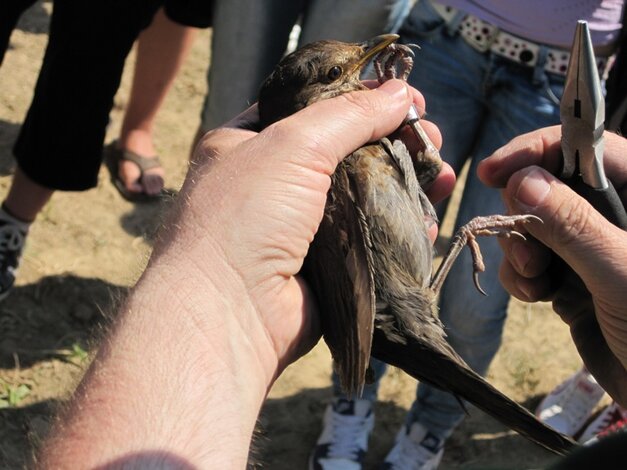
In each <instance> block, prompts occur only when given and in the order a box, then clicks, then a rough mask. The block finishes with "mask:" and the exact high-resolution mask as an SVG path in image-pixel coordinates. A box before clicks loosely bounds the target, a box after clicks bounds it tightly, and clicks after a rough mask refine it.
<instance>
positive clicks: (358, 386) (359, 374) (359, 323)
mask: <svg viewBox="0 0 627 470" xmlns="http://www.w3.org/2000/svg"><path fill="white" fill-rule="evenodd" d="M351 158H354V156H349V157H347V159H345V162H347V161H350V159H351ZM345 168H346V166H345V165H343V164H341V165H340V166H339V167H338V169H337V170H336V172H335V174H334V175H333V183H332V186H331V189H330V191H329V196H328V199H327V206H326V208H325V215H324V217H323V220H322V222H321V224H320V228H319V229H318V233H317V234H316V237H315V238H314V241H313V242H312V244H311V246H310V248H309V253H308V255H307V258H306V259H305V265H304V268H303V269H304V271H303V273H304V275H305V277H306V278H307V280H308V281H309V283H310V284H311V286H312V288H313V290H314V291H315V292H316V294H317V296H318V304H319V307H320V313H321V322H322V331H323V335H324V339H325V341H326V343H327V344H328V346H329V349H330V350H331V354H332V355H333V357H334V359H335V365H336V367H337V372H338V375H339V377H340V380H341V382H342V386H343V388H344V391H345V392H346V393H347V394H348V395H349V396H359V395H360V394H361V392H362V390H363V385H364V381H365V375H366V370H367V368H368V364H369V362H370V350H371V347H372V333H373V328H374V316H375V288H374V275H373V267H372V266H373V265H372V252H371V242H370V233H369V230H368V226H367V224H366V219H365V217H364V214H363V212H362V210H361V209H360V208H359V207H358V206H357V205H356V203H355V197H354V194H353V191H352V189H351V183H350V178H349V176H348V174H347V172H346V171H345Z"/></svg>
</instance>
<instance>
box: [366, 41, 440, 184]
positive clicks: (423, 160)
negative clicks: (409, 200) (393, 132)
mask: <svg viewBox="0 0 627 470" xmlns="http://www.w3.org/2000/svg"><path fill="white" fill-rule="evenodd" d="M411 47H418V46H416V45H415V44H409V45H404V44H390V45H389V46H388V47H386V48H385V49H384V50H383V51H381V53H380V54H379V55H378V56H377V57H376V58H375V59H374V61H373V65H374V70H375V72H376V74H377V78H378V80H379V82H380V83H384V82H386V81H388V80H391V79H393V78H399V79H401V80H404V81H407V78H408V77H409V73H410V72H411V69H412V67H413V65H414V61H413V56H414V52H413V51H412V50H411ZM384 61H385V65H382V63H383V62H384ZM419 121H420V116H419V115H418V111H417V110H416V108H415V107H414V106H412V107H411V108H410V110H409V113H408V114H407V118H406V119H405V123H406V124H407V125H409V127H410V128H411V129H412V131H413V133H414V135H415V136H416V139H417V141H418V143H419V149H418V153H417V155H416V156H415V157H414V158H413V161H414V169H415V171H416V176H417V177H418V182H419V183H420V186H421V187H422V188H426V187H427V186H428V185H429V184H430V183H431V182H432V181H433V180H435V178H436V177H437V176H438V173H440V170H441V169H442V158H441V157H440V152H438V149H437V148H436V147H435V145H433V142H431V139H429V137H427V133H426V132H425V131H424V129H423V128H422V126H421V125H420V122H419Z"/></svg>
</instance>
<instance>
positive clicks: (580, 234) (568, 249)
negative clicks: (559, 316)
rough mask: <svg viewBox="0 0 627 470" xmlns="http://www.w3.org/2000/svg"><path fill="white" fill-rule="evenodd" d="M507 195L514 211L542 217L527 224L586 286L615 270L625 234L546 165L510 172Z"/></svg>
mask: <svg viewBox="0 0 627 470" xmlns="http://www.w3.org/2000/svg"><path fill="white" fill-rule="evenodd" d="M505 198H506V203H507V204H508V205H509V207H510V208H511V209H512V210H513V211H514V212H517V213H530V214H534V215H536V216H538V217H540V218H541V219H542V221H543V222H544V223H542V224H530V225H529V226H528V227H527V228H528V230H529V233H531V234H532V235H533V236H534V237H535V238H537V239H538V240H539V241H541V242H542V243H543V244H545V245H546V246H548V247H549V248H551V249H552V250H553V251H554V252H555V253H557V254H558V255H559V256H560V257H561V258H562V259H563V260H564V261H565V262H566V263H568V264H569V265H570V266H571V267H572V268H573V269H574V270H575V271H576V272H577V273H578V274H579V275H580V276H581V278H582V279H583V281H584V282H585V283H586V285H587V287H588V289H590V288H591V287H592V286H593V285H596V284H597V283H598V282H603V281H602V278H603V277H604V276H606V275H612V274H613V273H612V272H610V271H613V269H612V267H613V263H617V262H619V261H618V260H617V258H618V257H621V254H620V251H622V249H619V248H618V247H620V246H622V243H623V238H624V232H623V231H622V230H620V229H619V228H618V227H616V226H614V225H613V224H611V223H610V222H609V221H607V220H606V219H605V218H604V217H603V216H602V215H601V214H600V213H599V212H597V211H596V210H595V209H594V208H593V207H592V206H591V205H590V204H589V203H588V202H587V201H586V200H585V199H583V198H582V197H580V196H579V195H578V194H577V193H575V192H574V191H572V190H571V189H570V188H569V187H568V186H567V185H566V184H564V183H563V182H561V181H560V180H558V179H557V178H555V177H554V176H553V175H551V174H550V173H548V172H547V171H545V170H544V169H542V168H540V167H537V166H530V167H527V168H524V169H522V170H519V171H517V172H515V173H514V174H513V175H512V176H511V178H510V179H509V181H508V183H507V187H506V189H505ZM615 267H618V266H615ZM606 279H607V278H606Z"/></svg>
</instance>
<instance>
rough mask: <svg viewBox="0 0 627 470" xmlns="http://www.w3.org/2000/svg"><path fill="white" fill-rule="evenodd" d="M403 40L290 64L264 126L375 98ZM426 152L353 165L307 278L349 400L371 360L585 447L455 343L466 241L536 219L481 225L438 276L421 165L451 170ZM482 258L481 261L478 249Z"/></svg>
mask: <svg viewBox="0 0 627 470" xmlns="http://www.w3.org/2000/svg"><path fill="white" fill-rule="evenodd" d="M396 38H397V36H394V35H385V36H379V37H377V38H374V39H372V40H370V41H367V42H365V43H362V44H346V43H340V42H336V41H320V42H316V43H313V44H310V45H307V46H305V47H303V48H301V49H300V50H298V51H296V52H294V53H292V54H290V55H288V56H287V57H285V58H284V59H283V60H282V61H281V63H280V64H279V65H278V66H277V67H276V69H275V70H274V72H273V73H272V74H271V75H270V76H269V77H268V79H267V80H266V81H265V82H264V84H263V85H262V88H261V91H260V95H259V113H260V119H261V124H262V127H266V126H268V125H271V124H272V123H273V122H276V121H277V120H280V119H282V118H284V117H286V116H288V115H290V114H292V113H294V112H296V111H298V110H300V109H302V108H304V107H305V106H308V105H310V104H312V103H314V102H316V101H319V100H322V99H327V98H331V97H334V96H337V95H339V94H342V93H346V92H350V91H354V90H361V89H364V88H365V87H364V86H363V84H362V83H361V82H360V80H359V74H360V72H361V70H362V68H363V67H364V66H365V65H366V64H367V63H368V62H369V61H370V59H372V58H375V57H376V56H377V55H379V54H380V53H381V52H382V51H383V52H385V50H386V48H390V45H391V44H392V43H393V41H394V40H395V39H396ZM379 65H380V64H379ZM379 70H380V67H379ZM424 153H425V152H423V153H422V154H419V155H418V156H416V157H415V158H414V159H412V157H411V156H410V155H409V153H408V151H407V149H406V147H405V146H404V144H403V143H402V142H400V141H395V142H394V143H392V142H390V141H389V140H388V139H382V140H381V141H379V142H376V143H373V144H369V145H366V146H364V147H362V148H360V149H358V150H357V151H355V152H354V153H353V154H351V155H350V156H348V157H347V158H346V159H344V160H343V161H342V162H341V163H340V164H339V165H338V167H337V169H336V171H335V173H334V174H333V176H332V184H331V188H330V190H329V193H328V196H327V204H326V207H325V213H324V217H323V220H322V223H321V225H320V228H319V230H318V232H317V234H316V236H315V238H314V241H313V242H312V244H311V247H310V250H309V253H308V255H307V258H306V260H305V265H304V267H303V275H304V276H305V278H306V279H307V281H308V282H309V284H310V285H311V287H312V288H313V290H314V292H315V293H316V295H317V299H318V304H319V307H320V312H321V321H322V330H323V335H324V339H325V341H326V342H327V344H328V345H329V348H330V350H331V353H332V355H333V358H334V360H335V363H336V369H337V371H338V374H339V376H340V379H341V381H342V384H343V386H344V388H345V390H346V391H347V393H349V394H359V393H361V390H362V388H363V385H364V381H365V376H366V371H367V368H368V364H369V360H370V355H371V354H372V355H373V356H374V357H377V358H379V359H382V360H384V361H385V362H387V363H389V364H393V365H395V366H397V367H400V368H402V369H403V370H405V371H406V372H408V373H409V374H410V375H412V376H413V377H415V378H417V379H419V380H421V381H424V382H427V383H430V384H432V385H435V386H437V387H439V388H442V389H444V390H447V391H450V392H452V393H454V394H455V395H457V396H459V397H462V398H464V399H467V400H468V401H470V402H471V403H473V404H475V405H476V406H477V407H479V408H481V409H482V410H484V411H486V412H487V413H489V414H490V415H492V416H493V417H495V418H496V419H498V420H500V421H501V422H503V423H504V424H506V425H507V426H509V427H511V428H512V429H514V430H516V431H518V432H520V433H521V434H523V435H525V436H526V437H528V438H529V439H531V440H533V441H535V442H537V443H539V444H540V445H542V446H544V447H546V448H548V449H550V450H553V451H554V452H558V453H564V452H566V451H567V450H569V449H570V448H571V447H572V446H573V445H574V442H573V441H572V440H570V439H569V438H567V437H565V436H562V435H561V434H559V433H557V432H555V431H553V430H552V429H550V428H548V427H546V426H545V425H544V424H542V423H540V422H539V421H538V420H537V419H536V418H535V417H534V416H533V415H532V414H530V413H529V412H528V411H527V410H525V409H524V408H522V407H521V406H519V405H518V404H516V403H515V402H513V401H512V400H510V399H509V398H507V397H506V396H504V395H503V394H501V393H500V392H499V391H497V390H496V389H494V388H493V387H492V386H491V385H489V384H488V383H487V382H486V381H485V380H484V379H483V378H482V377H481V376H479V375H478V374H476V373H475V372H474V371H472V370H471V369H470V368H469V367H468V366H467V365H466V363H465V362H464V361H463V360H462V359H461V358H460V357H459V356H458V355H457V353H456V352H455V351H454V350H453V349H452V348H451V346H450V345H449V344H448V342H447V341H446V335H445V333H444V328H443V326H442V324H441V322H440V320H439V319H438V317H437V315H436V297H437V293H438V291H439V287H440V285H441V281H442V279H443V278H444V276H445V275H446V272H447V271H448V268H450V264H451V262H452V260H453V259H454V257H455V256H456V253H457V252H459V250H460V249H461V247H462V246H463V245H464V244H465V243H466V241H467V240H466V238H468V239H469V240H470V241H471V242H474V235H475V234H505V235H507V234H511V233H516V232H515V231H514V230H513V229H514V226H515V224H516V223H519V222H526V221H528V220H530V219H529V218H528V217H504V216H494V217H489V218H481V219H479V220H474V221H473V222H471V223H470V224H469V225H468V226H466V227H465V228H463V229H462V231H461V232H460V238H459V239H458V241H457V242H456V243H455V244H454V246H453V248H452V254H451V255H450V256H447V260H446V261H445V262H444V263H443V266H444V267H443V268H442V271H439V272H438V273H436V275H435V276H434V277H433V278H432V261H433V249H432V246H431V242H430V240H429V237H428V234H427V229H428V224H429V223H431V222H433V221H435V218H436V217H435V212H434V210H433V207H432V205H431V203H430V202H429V200H428V199H427V197H426V195H425V193H424V191H423V189H422V187H421V184H420V183H419V181H421V174H422V170H421V168H424V170H425V171H424V172H425V174H426V173H427V172H429V171H430V170H432V169H433V166H434V165H436V166H437V165H440V164H441V162H439V161H435V160H434V159H433V158H432V157H433V156H432V155H429V156H428V158H425V155H424ZM417 162H418V163H417ZM425 162H426V163H425ZM437 170H439V167H437ZM416 171H418V173H419V174H418V175H417V174H416ZM431 173H433V171H431ZM436 173H437V171H436ZM426 181H428V179H427V180H426ZM426 181H425V180H424V179H423V180H422V181H421V182H422V183H423V184H424V183H425V182H426ZM465 237H466V238H465ZM474 254H475V256H476V257H477V258H476V261H477V264H480V258H478V257H479V254H478V251H477V250H476V247H475V253H474Z"/></svg>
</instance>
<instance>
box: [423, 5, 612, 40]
mask: <svg viewBox="0 0 627 470" xmlns="http://www.w3.org/2000/svg"><path fill="white" fill-rule="evenodd" d="M419 1H424V0H419ZM439 3H441V4H443V5H448V6H451V7H454V8H457V9H459V10H462V11H465V12H466V13H470V14H471V15H474V16H476V17H478V18H480V19H482V20H484V21H487V22H488V23H491V24H493V25H495V26H497V27H498V28H499V29H502V30H503V31H507V32H508V33H512V34H514V35H516V36H519V37H522V38H525V39H528V40H530V41H534V42H539V43H542V44H548V45H551V46H557V47H562V48H570V46H571V44H572V41H573V33H574V31H575V25H576V24H577V20H586V21H587V22H588V26H589V28H590V35H591V36H592V43H593V44H594V45H595V46H602V45H608V44H612V43H613V42H614V41H616V40H617V39H618V35H619V33H620V30H621V28H622V24H621V19H622V10H623V6H624V4H625V1H624V0H554V1H552V0H440V1H439Z"/></svg>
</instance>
